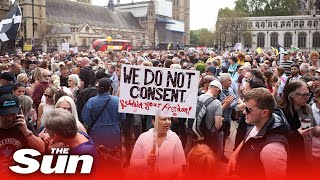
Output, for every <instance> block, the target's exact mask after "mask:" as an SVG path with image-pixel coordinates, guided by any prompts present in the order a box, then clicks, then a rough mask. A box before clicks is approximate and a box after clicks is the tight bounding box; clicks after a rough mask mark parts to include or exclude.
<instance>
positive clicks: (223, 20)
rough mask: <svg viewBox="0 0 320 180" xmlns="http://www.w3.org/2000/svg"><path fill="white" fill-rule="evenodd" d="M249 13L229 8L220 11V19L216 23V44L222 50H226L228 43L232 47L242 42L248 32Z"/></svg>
mask: <svg viewBox="0 0 320 180" xmlns="http://www.w3.org/2000/svg"><path fill="white" fill-rule="evenodd" d="M246 16H247V13H245V12H243V11H237V10H232V9H229V8H223V9H219V12H218V19H217V22H216V31H215V37H216V44H219V45H220V47H222V48H220V49H224V48H225V46H226V44H228V42H230V43H231V45H232V46H233V45H235V44H236V43H238V42H240V41H241V38H242V37H244V33H245V32H246V31H247V24H248V23H247V20H246V18H244V17H246Z"/></svg>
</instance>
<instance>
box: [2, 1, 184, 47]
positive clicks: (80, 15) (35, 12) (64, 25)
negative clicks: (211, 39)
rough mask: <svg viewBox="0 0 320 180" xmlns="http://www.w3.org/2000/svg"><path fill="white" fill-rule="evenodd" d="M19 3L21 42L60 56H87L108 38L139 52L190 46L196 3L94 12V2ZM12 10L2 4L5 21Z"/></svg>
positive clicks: (145, 4)
mask: <svg viewBox="0 0 320 180" xmlns="http://www.w3.org/2000/svg"><path fill="white" fill-rule="evenodd" d="M15 1H16V2H18V3H19V4H20V7H21V10H22V14H23V19H22V24H21V28H20V32H18V35H17V40H20V39H23V42H24V43H27V44H33V46H34V49H35V50H44V51H55V50H59V47H60V48H61V43H69V44H70V47H78V49H79V50H85V49H87V48H89V47H90V45H91V44H92V42H93V41H94V40H96V39H99V38H106V37H107V36H111V37H112V38H113V39H127V40H130V41H131V44H132V45H133V47H134V48H141V47H146V48H154V47H155V46H156V45H157V43H159V42H174V43H180V44H189V42H190V0H151V1H146V2H133V1H132V3H129V4H121V3H120V0H117V2H116V4H114V1H113V0H109V4H108V6H107V7H100V6H94V5H92V0H15ZM106 1H108V0H106ZM11 6H12V2H11V0H3V1H1V2H0V17H4V16H5V15H6V13H7V12H8V11H9V10H10V8H11ZM168 6H169V7H168ZM125 7H127V8H125ZM128 7H129V10H128ZM132 7H134V8H132ZM131 8H132V9H133V10H131ZM126 9H127V10H126ZM137 9H140V10H138V11H136V10H137ZM139 13H140V14H139ZM137 14H138V15H137Z"/></svg>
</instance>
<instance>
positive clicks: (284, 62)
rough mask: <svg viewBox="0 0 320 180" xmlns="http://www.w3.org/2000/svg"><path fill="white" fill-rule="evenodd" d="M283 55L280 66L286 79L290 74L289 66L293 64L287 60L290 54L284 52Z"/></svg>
mask: <svg viewBox="0 0 320 180" xmlns="http://www.w3.org/2000/svg"><path fill="white" fill-rule="evenodd" d="M283 54H284V56H283V59H282V61H281V63H280V66H281V67H283V69H284V73H285V74H286V76H287V77H289V76H290V74H291V65H292V64H293V61H290V60H289V57H290V52H288V51H285V52H284V53H283Z"/></svg>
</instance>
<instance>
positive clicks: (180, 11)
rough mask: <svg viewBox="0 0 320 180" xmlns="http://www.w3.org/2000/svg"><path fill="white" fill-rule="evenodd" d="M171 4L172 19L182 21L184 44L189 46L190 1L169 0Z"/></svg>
mask: <svg viewBox="0 0 320 180" xmlns="http://www.w3.org/2000/svg"><path fill="white" fill-rule="evenodd" d="M170 1H171V2H172V18H173V19H174V20H178V21H184V32H185V35H184V38H183V42H184V44H190V0H170Z"/></svg>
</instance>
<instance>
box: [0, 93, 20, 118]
mask: <svg viewBox="0 0 320 180" xmlns="http://www.w3.org/2000/svg"><path fill="white" fill-rule="evenodd" d="M19 107H20V103H19V99H18V97H17V96H15V95H13V94H3V95H1V96H0V115H7V114H18V113H19Z"/></svg>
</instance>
